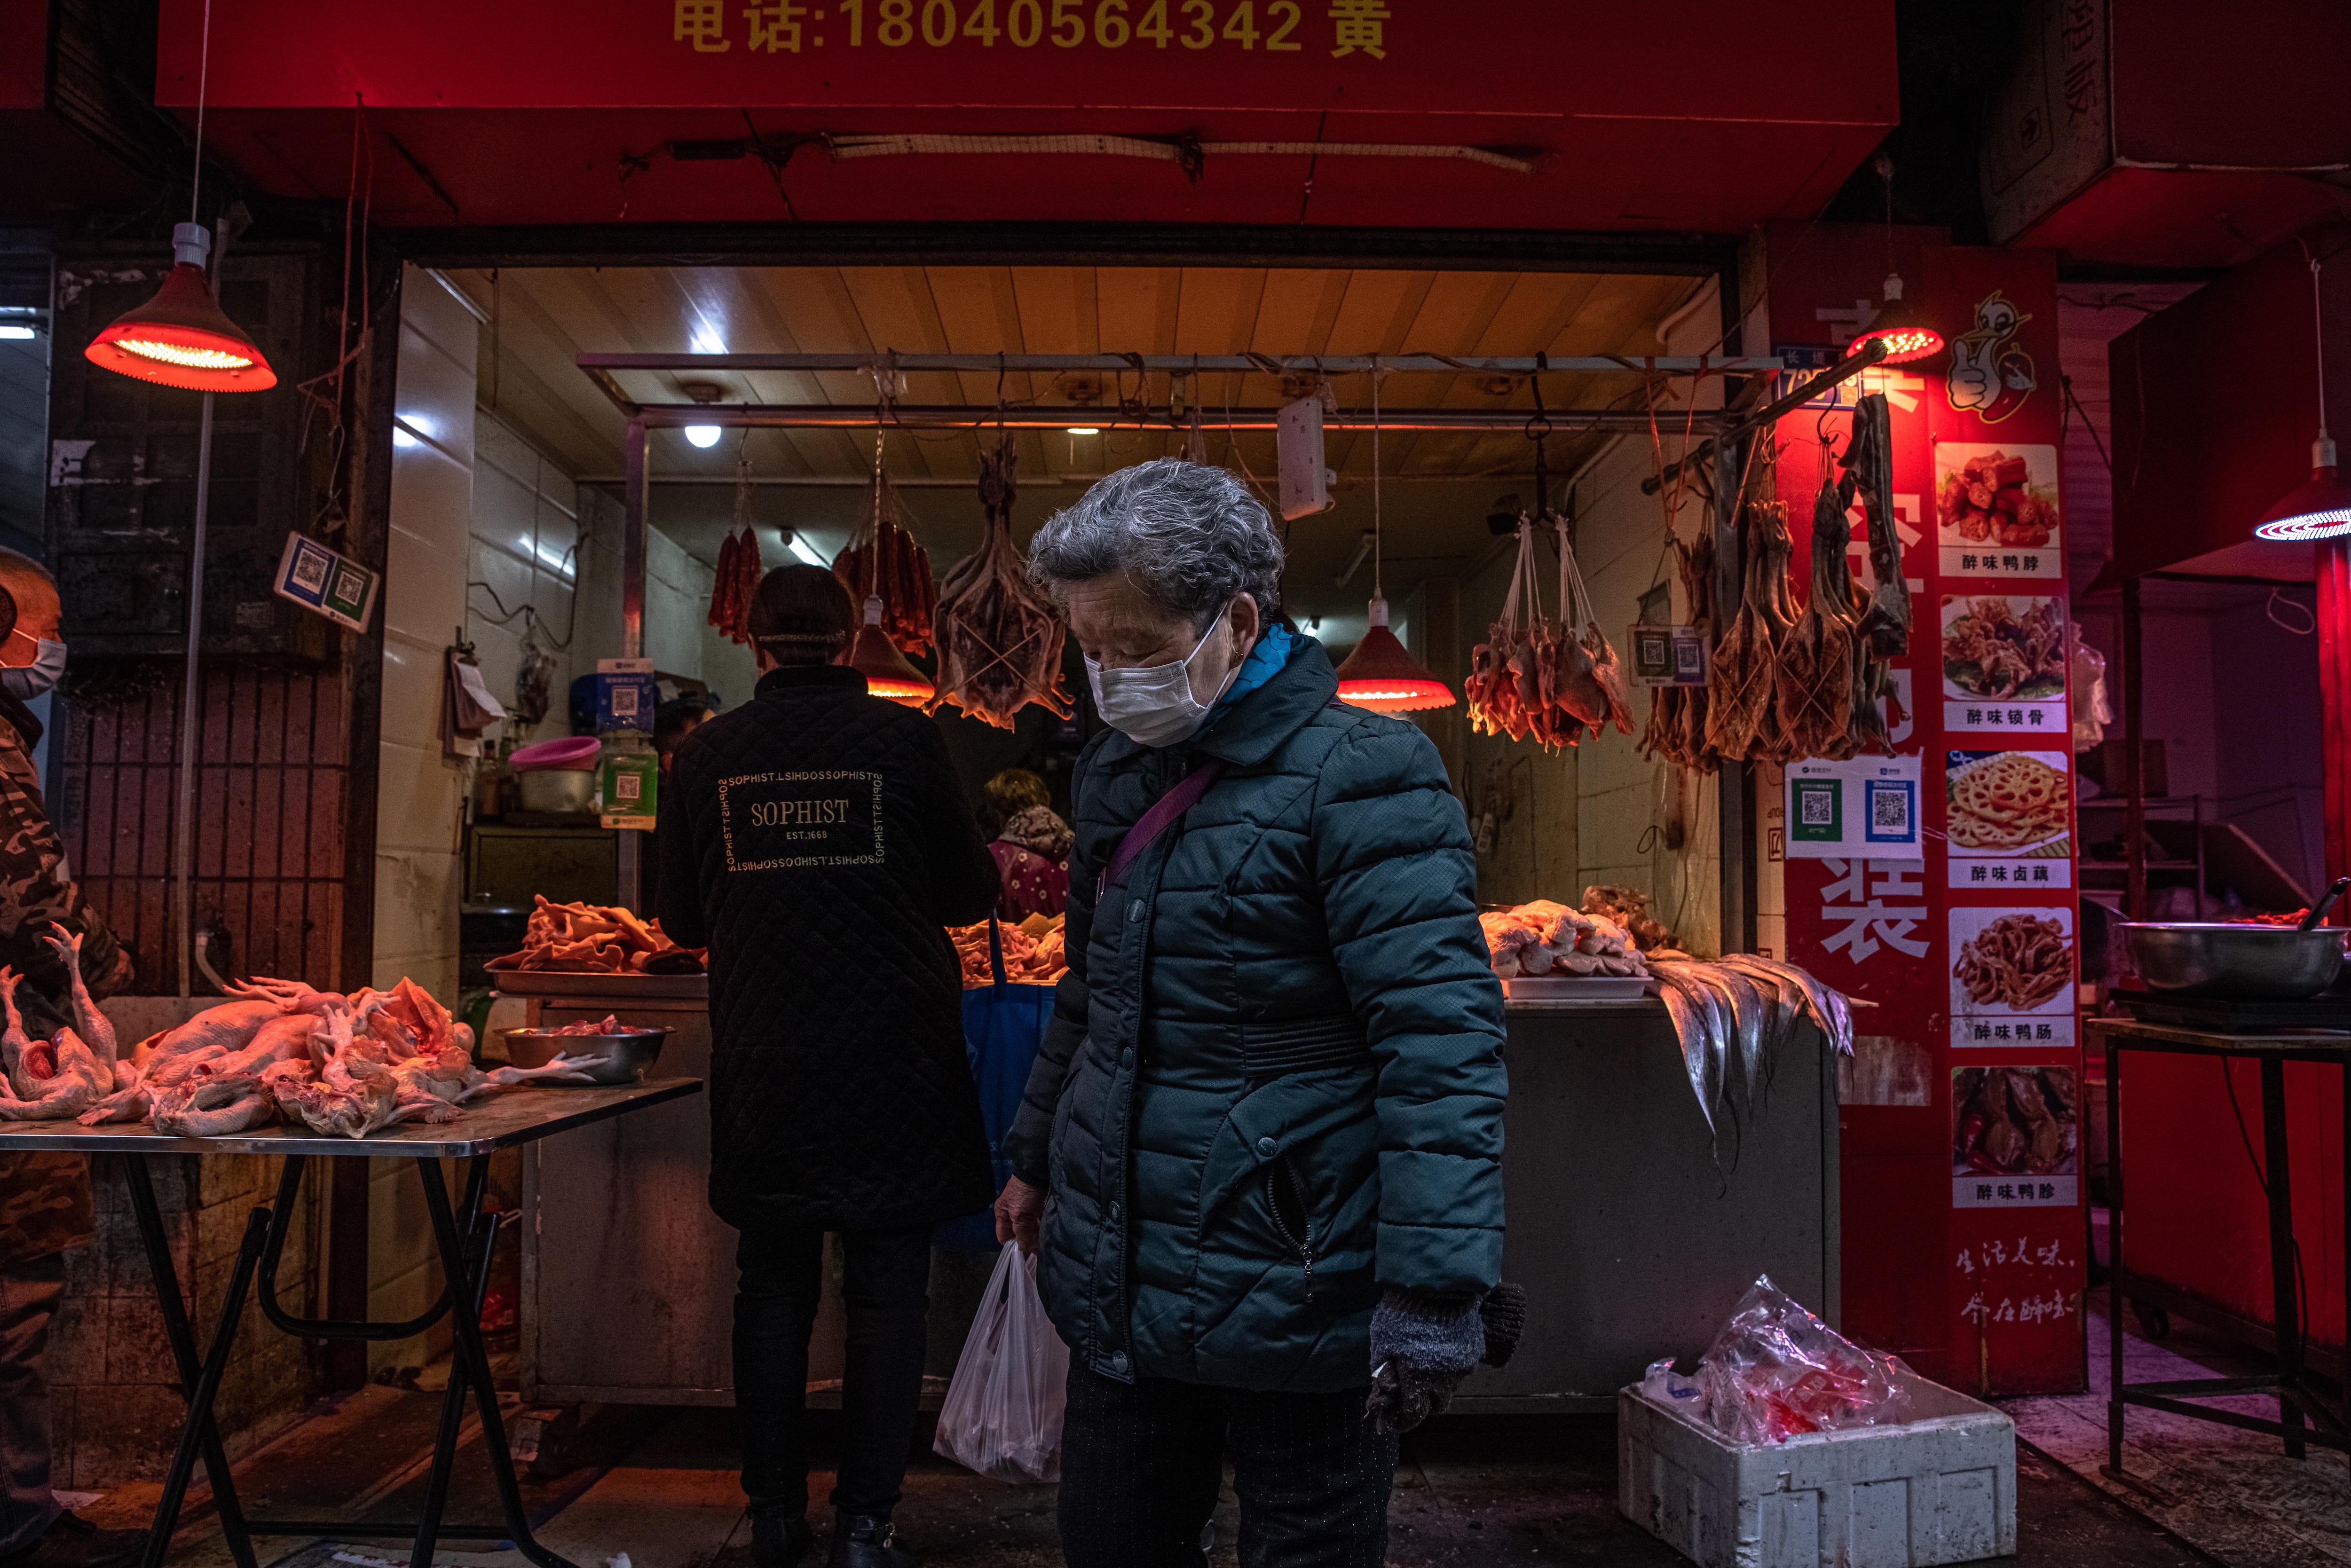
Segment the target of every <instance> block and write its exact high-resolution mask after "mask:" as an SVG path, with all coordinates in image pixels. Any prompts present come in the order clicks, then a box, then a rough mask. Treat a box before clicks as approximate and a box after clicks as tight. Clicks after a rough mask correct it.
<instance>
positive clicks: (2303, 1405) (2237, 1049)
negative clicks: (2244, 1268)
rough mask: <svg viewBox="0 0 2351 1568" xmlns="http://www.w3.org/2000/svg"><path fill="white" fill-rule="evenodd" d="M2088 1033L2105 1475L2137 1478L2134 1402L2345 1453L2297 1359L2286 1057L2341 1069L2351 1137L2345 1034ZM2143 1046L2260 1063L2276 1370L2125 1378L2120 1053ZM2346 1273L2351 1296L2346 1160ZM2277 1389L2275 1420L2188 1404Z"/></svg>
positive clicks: (2108, 1027)
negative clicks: (2103, 1143)
mask: <svg viewBox="0 0 2351 1568" xmlns="http://www.w3.org/2000/svg"><path fill="white" fill-rule="evenodd" d="M2089 1030H2090V1032H2091V1034H2093V1035H2094V1036H2095V1037H2096V1038H2097V1039H2098V1040H2099V1041H2100V1042H2101V1043H2102V1044H2103V1045H2104V1046H2105V1052H2106V1140H2107V1178H2106V1180H2107V1195H2106V1196H2107V1202H2108V1204H2109V1205H2110V1213H2111V1220H2110V1223H2109V1224H2108V1227H2107V1236H2108V1243H2107V1249H2108V1251H2109V1252H2110V1253H2111V1254H2112V1256H2111V1257H2110V1258H2109V1260H2108V1269H2107V1274H2106V1330H2107V1335H2108V1343H2107V1351H2108V1354H2109V1356H2110V1357H2111V1366H2110V1368H2109V1373H2108V1375H2109V1377H2110V1379H2111V1383H2110V1385H2109V1386H2110V1390H2111V1392H2110V1393H2109V1395H2108V1397H2107V1403H2106V1464H2105V1473H2106V1474H2107V1475H2108V1476H2110V1477H2112V1478H2113V1479H2116V1480H2119V1481H2123V1482H2125V1483H2126V1484H2131V1485H2137V1481H2136V1480H2135V1479H2134V1478H2132V1477H2131V1476H2129V1475H2127V1474H2126V1473H2125V1472H2124V1470H2123V1412H2124V1410H2125V1409H2126V1407H2127V1406H2133V1405H2137V1406H2141V1407H2142V1408H2145V1409H2149V1410H2163V1411H2168V1413H2170V1414H2171V1415H2174V1416H2190V1417H2192V1418H2194V1419H2196V1420H2199V1421H2215V1422H2218V1423H2220V1425H2221V1426H2224V1427H2242V1428H2244V1429H2245V1430H2247V1431H2252V1432H2266V1433H2268V1434H2269V1435H2271V1436H2272V1437H2281V1438H2283V1439H2284V1442H2285V1451H2286V1453H2287V1455H2288V1456H2289V1457H2291V1458H2297V1459H2298V1458H2302V1457H2303V1456H2304V1452H2305V1450H2306V1449H2307V1448H2308V1446H2309V1445H2311V1444H2316V1445H2317V1446H2319V1447H2320V1448H2342V1449H2346V1450H2351V1428H2346V1415H2351V1412H2346V1411H2345V1410H2344V1409H2343V1408H2342V1407H2341V1406H2340V1405H2335V1406H2330V1404H2329V1403H2328V1402H2327V1400H2326V1397H2325V1394H2324V1392H2323V1391H2321V1390H2320V1389H2319V1388H2317V1387H2315V1386H2314V1384H2313V1381H2312V1379H2311V1376H2310V1375H2309V1372H2308V1369H2307V1368H2306V1367H2305V1366H2304V1364H2303V1343H2302V1315H2301V1309H2300V1305H2299V1300H2298V1298H2299V1292H2298V1291H2297V1290H2296V1287H2295V1284H2294V1195H2293V1192H2292V1190H2291V1186H2290V1184H2289V1180H2288V1176H2289V1173H2288V1171H2287V1168H2286V1166H2287V1161H2286V1127H2285V1064H2286V1063H2287V1062H2289V1061H2315V1062H2323V1063H2328V1064H2331V1065H2334V1066H2336V1067H2340V1068H2343V1069H2344V1078H2343V1109H2344V1124H2345V1128H2346V1134H2347V1135H2351V1034H2336V1033H2324V1032H2316V1031H2312V1032H2304V1033H2277V1034H2261V1035H2249V1034H2247V1035H2240V1034H2215V1033H2210V1032H2207V1031H2205V1030H2189V1029H2175V1028H2172V1027H2170V1026H2168V1025H2164V1024H2149V1023H2138V1022H2134V1021H2133V1020H2131V1019H2090V1020H2089ZM2126 1051H2158V1052H2161V1053H2164V1054H2167V1055H2174V1056H2211V1057H2219V1058H2220V1059H2221V1060H2222V1061H2224V1062H2226V1061H2257V1062H2259V1063H2260V1064H2261V1079H2262V1166H2264V1167H2265V1168H2264V1171H2263V1178H2264V1179H2263V1182H2262V1185H2263V1186H2265V1187H2266V1188H2267V1189H2268V1202H2269V1244H2270V1304H2271V1321H2272V1322H2273V1323H2274V1324H2275V1325H2276V1327H2275V1331H2274V1332H2275V1334H2276V1340H2277V1358H2276V1360H2277V1365H2276V1370H2275V1371H2274V1372H2273V1373H2271V1374H2269V1375H2266V1376H2261V1377H2199V1378H2187V1379H2181V1380H2178V1381H2173V1382H2166V1383H2125V1382H2124V1381H2123V1301H2124V1298H2125V1295H2126V1284H2127V1282H2128V1273H2127V1271H2126V1269H2125V1267H2124V1263H2123V1239H2124V1235H2123V1233H2124V1230H2125V1223H2124V1212H2125V1211H2124V1207H2123V1194H2124V1186H2123V1117H2122V1059H2123V1054H2124V1053H2125V1052H2126ZM2343 1179H2344V1221H2343V1223H2344V1256H2345V1263H2344V1271H2345V1288H2346V1295H2351V1163H2346V1166H2345V1169H2344V1178H2343ZM2241 1394H2275V1395H2276V1396H2277V1401H2278V1418H2277V1419H2276V1420H2274V1421H2267V1420H2263V1419H2262V1417H2260V1416H2247V1415H2241V1414H2240V1413H2239V1412H2237V1411H2234V1410H2215V1409H2213V1408H2211V1407H2210V1406H2202V1405H2195V1404H2191V1403H2189V1401H2190V1400H2195V1399H2212V1398H2217V1397H2220V1396H2229V1395H2241Z"/></svg>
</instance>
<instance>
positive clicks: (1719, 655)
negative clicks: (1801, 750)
mask: <svg viewBox="0 0 2351 1568" xmlns="http://www.w3.org/2000/svg"><path fill="white" fill-rule="evenodd" d="M1740 532H1741V534H1742V535H1743V536H1744V538H1743V543H1744V547H1745V548H1744V551H1743V553H1744V554H1745V555H1746V557H1747V573H1746V591H1745V592H1744V594H1743V595H1742V596H1741V599H1740V607H1739V614H1738V616H1737V617H1736V618H1735V619H1733V620H1732V622H1731V623H1730V628H1729V631H1727V632H1724V633H1723V637H1722V642H1721V643H1720V645H1719V646H1718V647H1717V648H1716V649H1715V651H1714V665H1713V681H1712V685H1713V690H1712V692H1711V694H1710V695H1709V696H1708V712H1707V721H1706V743H1707V746H1708V747H1709V748H1710V749H1712V750H1713V752H1714V753H1715V754H1716V755H1717V756H1718V757H1720V758H1723V759H1725V760H1726V761H1749V762H1785V761H1786V760H1788V758H1789V756H1790V755H1791V754H1790V752H1789V750H1788V742H1787V735H1786V733H1785V731H1784V730H1783V729H1782V727H1781V724H1780V711H1779V701H1778V698H1779V689H1780V656H1781V649H1782V645H1783V644H1784V643H1786V641H1787V639H1788V637H1789V636H1790V634H1791V633H1792V632H1793V630H1794V627H1795V619H1796V618H1795V614H1794V612H1793V611H1792V609H1791V607H1790V606H1789V603H1788V598H1787V593H1788V562H1789V560H1790V559H1791V558H1792V556H1793V555H1794V553H1795V541H1794V540H1793V539H1792V538H1789V536H1788V508H1787V507H1785V506H1783V505H1782V504H1781V503H1780V502H1778V501H1750V502H1749V503H1748V504H1747V515H1746V518H1745V520H1744V522H1743V524H1742V525H1741V528H1740Z"/></svg>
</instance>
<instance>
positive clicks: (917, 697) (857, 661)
mask: <svg viewBox="0 0 2351 1568" xmlns="http://www.w3.org/2000/svg"><path fill="white" fill-rule="evenodd" d="M841 663H842V664H846V665H847V666H848V667H849V668H851V669H852V670H855V671H856V672H857V673H858V674H861V675H863V676H864V677H865V689H866V691H867V692H868V693H869V694H871V695H874V696H877V697H887V698H889V699H890V700H891V701H892V702H893V703H901V704H904V706H907V707H921V706H923V705H924V704H925V703H927V702H929V701H930V700H931V697H932V695H934V694H935V693H936V692H937V690H938V687H936V686H935V685H932V684H931V682H930V681H929V680H928V679H927V678H926V677H925V675H924V674H923V672H922V671H920V670H918V669H916V668H914V665H912V664H908V663H907V662H906V655H905V654H904V653H900V652H898V648H897V644H895V643H892V642H891V641H890V637H889V634H888V633H887V632H883V630H882V601H881V598H880V597H879V596H878V595H872V594H869V595H867V596H866V600H865V624H863V625H862V626H860V627H859V628H858V629H857V637H856V640H855V641H854V642H852V643H850V644H849V649H848V651H847V652H846V653H843V654H842V655H841Z"/></svg>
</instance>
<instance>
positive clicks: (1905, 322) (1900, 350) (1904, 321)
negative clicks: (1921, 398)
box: [1844, 272, 1943, 365]
mask: <svg viewBox="0 0 2351 1568" xmlns="http://www.w3.org/2000/svg"><path fill="white" fill-rule="evenodd" d="M1873 341H1876V342H1882V343H1884V344H1885V345H1886V357H1885V358H1884V359H1883V360H1880V361H1878V362H1879V363H1880V364H1886V365H1907V364H1914V363H1916V362H1917V361H1920V360H1927V359H1932V358H1933V357H1934V356H1935V355H1937V354H1939V353H1941V352H1942V351H1943V334H1942V333H1941V332H1940V331H1939V330H1938V329H1936V327H1935V325H1934V324H1933V323H1932V322H1930V321H1928V319H1926V318H1925V317H1924V316H1921V315H1920V314H1919V313H1918V312H1917V310H1915V309H1913V308H1911V307H1910V306H1908V305H1907V304H1905V303H1904V302H1903V299H1902V275H1901V274H1900V273H1898V272H1889V273H1887V274H1886V305H1885V308H1882V309H1880V310H1879V311H1878V313H1877V317H1876V319H1875V320H1873V321H1871V322H1870V324H1869V325H1868V326H1867V327H1865V328H1864V329H1862V332H1861V335H1860V336H1858V337H1856V338H1855V339H1854V340H1853V341H1852V342H1851V343H1848V344H1846V345H1845V350H1844V351H1845V352H1846V353H1847V354H1849V355H1850V354H1858V353H1860V352H1861V351H1862V350H1864V349H1865V348H1867V347H1868V346H1869V345H1870V344H1871V343H1872V342H1873Z"/></svg>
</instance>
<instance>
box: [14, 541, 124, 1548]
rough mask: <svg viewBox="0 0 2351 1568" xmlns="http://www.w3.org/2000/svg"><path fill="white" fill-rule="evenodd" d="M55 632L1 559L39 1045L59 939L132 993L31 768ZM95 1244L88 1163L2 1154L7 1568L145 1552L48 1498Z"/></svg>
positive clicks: (64, 990)
mask: <svg viewBox="0 0 2351 1568" xmlns="http://www.w3.org/2000/svg"><path fill="white" fill-rule="evenodd" d="M57 622H58V606H57V587H56V584H55V583H54V582H52V581H51V580H50V578H49V575H48V573H47V571H46V570H43V569H42V567H41V566H40V565H39V564H38V563H37V562H36V561H34V560H32V559H29V558H27V557H25V556H21V555H18V554H16V552H15V551H13V550H0V965H5V966H6V967H10V968H13V969H15V970H16V973H18V974H19V975H22V976H23V977H25V983H24V984H23V985H21V986H20V987H18V988H17V992H16V1001H17V1006H18V1007H19V1009H21V1010H22V1011H23V1013H24V1016H25V1029H26V1033H27V1034H29V1035H30V1036H31V1037H32V1038H34V1039H36V1040H47V1039H50V1038H51V1037H53V1036H54V1035H55V1034H56V1033H57V1030H59V1029H62V1028H64V1027H66V1026H68V1024H70V1023H71V1022H72V1021H73V1012H72V1003H71V999H70V995H71V994H70V991H69V989H68V976H67V970H66V967H65V963H64V961H63V960H62V959H60V958H59V957H58V956H57V954H56V953H55V952H54V951H53V950H52V949H51V948H50V946H49V945H48V944H47V942H45V941H43V940H42V937H43V936H45V935H46V934H47V933H48V931H49V928H50V927H51V926H52V925H58V926H62V927H64V928H65V929H66V930H67V931H68V932H79V933H80V934H81V938H82V946H81V965H82V975H83V978H84V980H85V982H86V983H87V984H88V985H89V989H90V993H91V994H92V995H93V996H105V995H108V994H109V993H110V992H113V991H119V990H120V989H122V988H124V987H125V986H127V985H128V984H129V983H130V979H131V956H130V955H129V954H127V953H125V952H124V951H123V950H122V948H121V946H120V944H118V943H117V942H116V941H115V939H114V934H113V933H112V932H111V931H109V930H108V929H107V927H106V923H105V922H104V921H102V920H100V919H99V916H98V912H97V911H96V910H93V909H91V908H90V907H89V905H88V904H86V903H85V902H84V901H83V899H82V895H81V889H80V888H79V887H78V886H76V885H75V883H74V880H73V873H72V872H71V869H70V868H69V867H68V864H67V862H66V849H65V841H63V840H62V839H60V838H59V837H58V836H57V829H56V828H55V827H54V826H52V825H51V824H50V821H49V817H48V811H47V809H46V807H45V806H44V804H43V802H42V799H41V779H40V774H39V771H38V770H37V768H35V767H34V765H33V755H32V753H33V747H36V746H37V745H39V744H40V739H41V722H40V720H39V719H38V718H37V717H35V716H34V715H33V712H32V710H31V709H30V708H28V707H27V706H26V703H27V702H28V701H30V700H32V699H34V698H37V697H38V696H39V695H41V694H42V693H44V692H47V690H49V689H50V688H51V687H52V686H53V685H55V684H56V681H57V675H58V674H60V673H61V672H62V671H63V669H64V666H65V645H64V644H63V643H61V642H59V641H58V640H57V637H58V631H57ZM95 1231H96V1222H95V1216H94V1214H93V1212H92V1207H91V1202H90V1190H89V1161H88V1160H86V1159H85V1158H84V1157H83V1156H82V1155H62V1154H60V1155H50V1154H18V1153H0V1568H110V1565H112V1564H117V1563H127V1562H129V1561H130V1560H131V1558H132V1557H134V1556H135V1555H137V1553H138V1551H139V1549H140V1547H141V1544H143V1542H144V1541H145V1536H144V1535H143V1534H141V1533H140V1532H137V1531H101V1530H99V1529H97V1528H96V1527H95V1526H92V1525H90V1524H89V1523H87V1522H86V1521H83V1520H81V1519H79V1518H77V1517H76V1516H75V1515H73V1514H70V1513H68V1512H66V1511H64V1510H63V1509H61V1508H60V1507H59V1506H58V1504H57V1499H56V1498H55V1497H54V1496H53V1495H52V1494H51V1492H50V1490H49V1461H50V1426H49V1396H48V1385H47V1382H46V1381H45V1380H44V1378H43V1376H42V1371H41V1363H42V1357H43V1352H44V1351H45V1350H46V1348H47V1342H48V1332H49V1320H50V1319H51V1318H52V1317H53V1316H55V1315H56V1312H57V1302H58V1300H59V1298H60V1297H62V1296H63V1294H64V1292H65V1253H66V1250H67V1249H68V1248H73V1247H78V1246H80V1245H81V1244H82V1243H84V1242H86V1241H89V1239H91V1237H92V1236H93V1235H94V1234H95Z"/></svg>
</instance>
